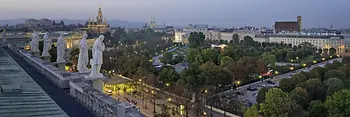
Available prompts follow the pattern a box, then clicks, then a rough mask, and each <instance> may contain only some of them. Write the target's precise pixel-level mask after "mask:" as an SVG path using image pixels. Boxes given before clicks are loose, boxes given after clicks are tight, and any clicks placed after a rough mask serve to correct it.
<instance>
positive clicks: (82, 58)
mask: <svg viewBox="0 0 350 117" xmlns="http://www.w3.org/2000/svg"><path fill="white" fill-rule="evenodd" d="M87 37H88V35H87V34H84V35H83V38H82V39H81V40H80V45H79V58H78V66H77V69H78V71H79V72H80V73H84V72H88V71H89V69H88V68H87V64H88V63H89V55H88V45H87V43H86V38H87Z"/></svg>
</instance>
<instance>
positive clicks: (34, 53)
mask: <svg viewBox="0 0 350 117" xmlns="http://www.w3.org/2000/svg"><path fill="white" fill-rule="evenodd" d="M29 53H30V54H32V55H34V56H40V51H29Z"/></svg>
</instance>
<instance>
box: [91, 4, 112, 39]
mask: <svg viewBox="0 0 350 117" xmlns="http://www.w3.org/2000/svg"><path fill="white" fill-rule="evenodd" d="M85 27H86V28H85V30H86V31H87V32H89V33H98V34H102V33H105V32H106V31H107V29H108V28H109V27H110V26H109V24H107V20H106V19H105V18H103V14H102V9H101V7H99V8H98V13H97V17H96V20H95V19H94V18H92V20H91V19H90V18H89V21H87V22H86V23H85Z"/></svg>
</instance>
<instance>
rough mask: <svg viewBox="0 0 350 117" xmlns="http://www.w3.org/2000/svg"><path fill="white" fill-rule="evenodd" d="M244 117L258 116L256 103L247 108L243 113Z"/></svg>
mask: <svg viewBox="0 0 350 117" xmlns="http://www.w3.org/2000/svg"><path fill="white" fill-rule="evenodd" d="M244 117H260V115H259V110H258V108H257V107H256V105H253V106H252V107H250V108H248V109H247V110H246V111H245V113H244Z"/></svg>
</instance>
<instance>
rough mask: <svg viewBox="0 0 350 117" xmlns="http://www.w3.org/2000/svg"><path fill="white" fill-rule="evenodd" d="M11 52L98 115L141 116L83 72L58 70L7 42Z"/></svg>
mask: <svg viewBox="0 0 350 117" xmlns="http://www.w3.org/2000/svg"><path fill="white" fill-rule="evenodd" d="M7 47H8V48H9V50H11V51H12V52H14V53H16V54H18V55H19V56H20V57H22V59H23V60H24V61H25V62H27V63H28V64H29V65H31V66H32V67H33V68H34V69H36V70H38V71H39V72H40V73H42V74H43V75H44V76H46V77H47V78H48V79H49V80H51V81H52V82H53V83H55V84H56V85H57V86H58V87H60V88H62V90H63V89H69V94H70V95H71V96H73V97H74V98H76V99H77V100H78V101H79V102H80V103H81V104H83V105H84V106H85V107H86V108H88V109H89V110H90V111H91V112H93V113H94V114H95V115H96V116H98V117H143V115H142V114H141V113H140V111H139V110H138V109H137V108H136V106H135V105H133V104H130V103H128V102H120V101H117V100H115V99H113V98H111V97H109V96H107V95H105V94H104V93H103V92H100V91H98V90H96V89H94V88H93V87H92V81H90V80H86V79H84V74H81V73H69V72H66V71H62V70H59V69H58V68H57V67H55V66H54V64H53V63H50V62H44V61H43V60H42V59H40V58H39V57H38V56H34V55H31V54H30V53H29V52H28V51H25V50H21V49H20V48H18V47H16V46H14V45H11V44H8V45H7Z"/></svg>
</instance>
